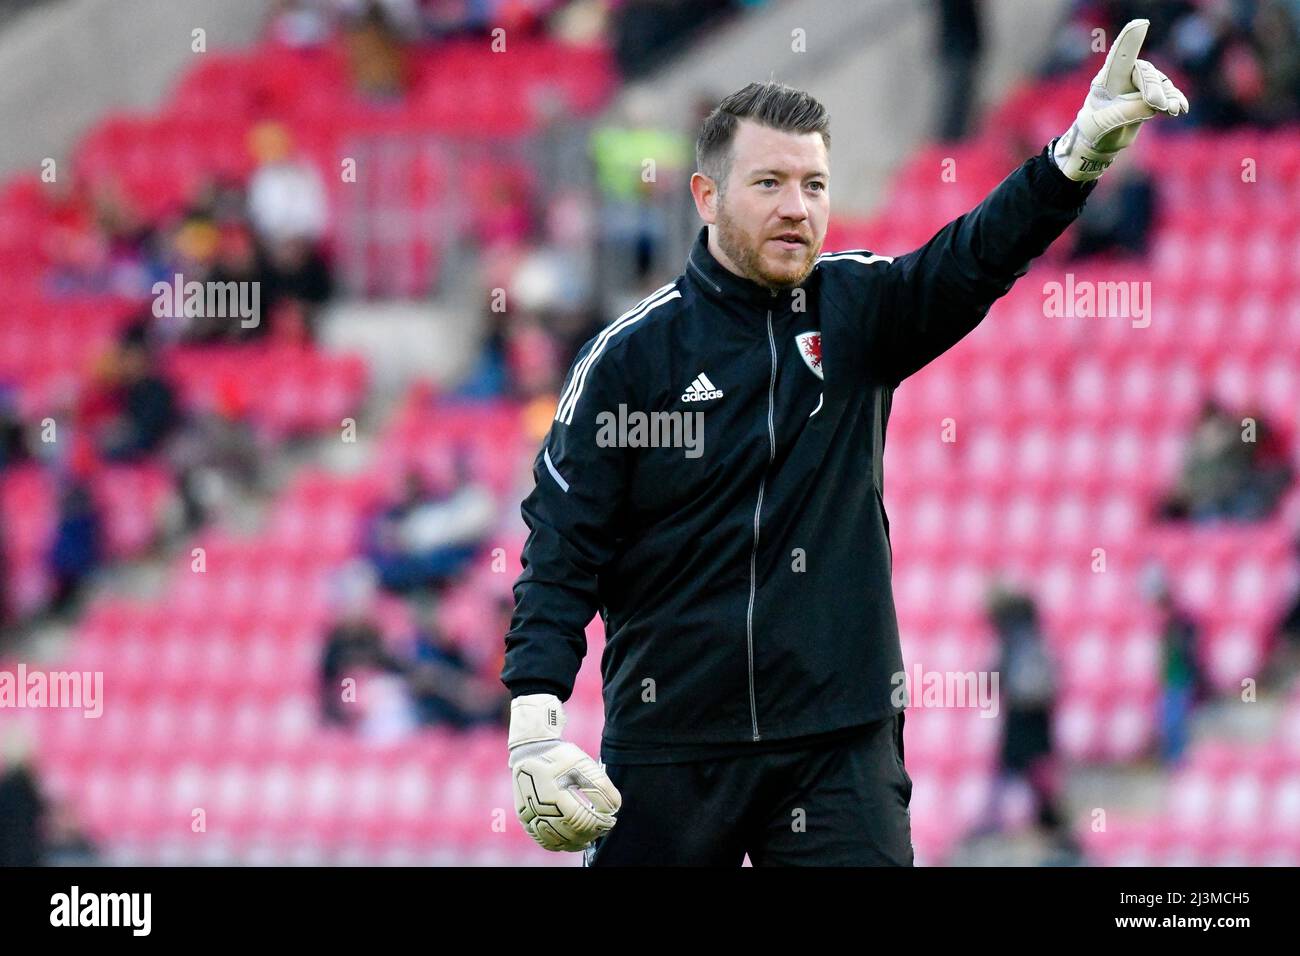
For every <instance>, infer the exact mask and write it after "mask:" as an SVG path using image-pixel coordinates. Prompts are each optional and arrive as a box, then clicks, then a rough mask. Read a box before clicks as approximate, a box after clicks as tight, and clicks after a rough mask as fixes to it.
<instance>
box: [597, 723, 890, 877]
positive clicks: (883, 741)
mask: <svg viewBox="0 0 1300 956" xmlns="http://www.w3.org/2000/svg"><path fill="white" fill-rule="evenodd" d="M903 719H904V713H903V712H900V713H898V714H896V715H894V716H891V717H886V718H884V719H883V720H880V721H877V722H875V723H872V724H867V725H864V726H863V727H862V728H861V730H862V732H861V733H860V734H857V735H855V736H853V737H850V738H848V739H844V740H837V741H835V742H834V743H831V744H826V745H823V746H820V747H813V748H806V749H790V750H783V751H773V752H769V753H758V754H751V755H746V756H739V757H728V758H724V759H720V760H707V761H695V762H690V763H672V764H610V763H607V764H606V766H605V770H606V772H607V773H608V774H609V778H610V780H612V781H613V782H614V786H616V787H618V789H619V792H620V793H621V794H622V796H623V806H622V809H620V810H619V813H618V822H617V823H616V824H615V825H614V828H613V829H612V830H610V831H609V832H608V833H606V834H605V835H604V836H602V837H601V838H599V839H598V840H596V841H595V842H594V843H593V844H592V845H591V846H589V847H588V848H587V849H586V850H585V851H584V852H583V865H584V866H638V865H648V866H740V865H741V864H742V863H743V861H744V857H745V855H746V854H748V855H749V859H750V862H751V863H752V864H753V865H754V866H911V865H912V862H913V859H912V828H911V817H910V814H909V811H908V804H909V803H910V801H911V797H912V780H911V778H910V777H909V776H908V775H907V770H906V769H905V768H904V765H903Z"/></svg>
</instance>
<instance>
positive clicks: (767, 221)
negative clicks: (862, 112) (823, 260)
mask: <svg viewBox="0 0 1300 956" xmlns="http://www.w3.org/2000/svg"><path fill="white" fill-rule="evenodd" d="M829 170H830V167H829V163H828V162H827V156H826V145H825V143H824V142H823V141H822V137H821V134H820V133H785V132H781V131H779V130H774V129H772V128H770V127H767V126H762V125H760V124H758V123H755V122H753V121H752V120H741V121H740V124H739V125H738V127H737V129H736V136H735V140H734V141H733V143H732V161H731V169H730V171H729V173H728V176H727V183H726V189H725V190H724V191H722V193H721V194H718V195H717V196H716V202H715V203H714V204H712V206H711V207H710V206H709V205H708V204H707V203H706V204H705V205H704V206H703V208H701V210H700V211H701V215H704V218H705V221H706V222H711V223H712V224H713V225H714V227H715V229H714V231H715V234H716V238H717V243H718V245H719V247H721V250H722V252H723V254H724V255H725V257H726V259H729V260H730V262H726V261H724V262H723V264H724V265H725V266H727V267H729V268H731V269H732V271H735V272H739V273H740V274H741V275H743V276H745V277H746V278H749V279H752V280H753V281H755V282H757V283H759V284H760V285H765V286H768V287H771V288H789V287H792V286H797V285H798V284H799V283H801V282H803V280H804V279H805V278H806V277H807V275H808V273H809V272H811V271H812V268H813V265H814V264H815V263H816V262H817V255H818V253H820V252H821V248H822V242H823V241H824V240H825V238H826V224H827V221H828V219H829V218H830V193H829V188H830V171H829ZM710 211H711V212H712V213H713V218H712V219H710V218H709V216H708V215H707V213H708V212H710Z"/></svg>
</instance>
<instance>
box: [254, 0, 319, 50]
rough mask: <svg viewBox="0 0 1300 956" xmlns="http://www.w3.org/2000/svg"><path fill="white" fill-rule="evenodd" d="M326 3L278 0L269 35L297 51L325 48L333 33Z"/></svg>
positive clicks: (308, 0) (270, 21) (268, 29)
mask: <svg viewBox="0 0 1300 956" xmlns="http://www.w3.org/2000/svg"><path fill="white" fill-rule="evenodd" d="M328 8H329V4H328V2H327V0H275V5H274V7H273V8H272V10H271V15H270V17H269V22H268V24H267V34H268V35H269V36H270V38H271V39H272V40H273V41H275V42H276V43H281V44H283V45H284V46H287V47H292V48H294V49H310V48H312V47H318V46H322V45H323V44H324V43H325V42H326V41H327V40H328V39H329V38H330V34H331V33H332V32H333V23H332V22H331V19H330V16H329V9H328Z"/></svg>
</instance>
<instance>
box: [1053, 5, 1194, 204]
mask: <svg viewBox="0 0 1300 956" xmlns="http://www.w3.org/2000/svg"><path fill="white" fill-rule="evenodd" d="M1150 25H1151V21H1150V20H1130V21H1129V22H1128V23H1127V24H1125V25H1124V29H1122V30H1120V31H1119V36H1117V37H1116V38H1115V42H1114V43H1113V44H1111V48H1110V52H1109V53H1107V54H1106V62H1105V63H1103V64H1102V67H1101V71H1100V72H1099V73H1098V74H1097V75H1096V76H1095V77H1093V80H1092V88H1091V89H1090V90H1089V91H1088V98H1087V99H1086V100H1084V103H1083V107H1082V108H1081V109H1080V110H1079V115H1078V116H1076V117H1075V120H1074V122H1073V123H1072V124H1070V128H1069V129H1068V130H1066V132H1065V133H1064V134H1063V135H1062V136H1061V137H1060V138H1059V139H1058V140H1057V141H1056V148H1055V149H1054V150H1053V151H1052V157H1053V158H1054V159H1055V160H1056V165H1057V166H1058V167H1060V169H1061V172H1063V173H1064V174H1065V175H1066V176H1067V177H1069V178H1070V179H1073V180H1075V181H1076V182H1088V181H1089V180H1093V179H1096V178H1097V177H1098V176H1100V175H1101V174H1102V173H1104V172H1105V171H1106V169H1107V167H1109V166H1110V164H1111V163H1112V162H1114V161H1115V157H1116V156H1117V155H1119V151H1120V150H1121V149H1123V148H1124V147H1126V146H1129V145H1131V144H1132V142H1133V140H1135V139H1137V134H1138V132H1139V130H1141V128H1142V124H1143V123H1145V122H1146V121H1147V120H1149V119H1150V118H1151V117H1153V116H1155V115H1156V114H1157V113H1168V114H1169V115H1170V116H1178V115H1179V114H1181V113H1186V112H1187V111H1188V110H1189V109H1190V106H1189V104H1188V102H1187V97H1185V96H1184V95H1183V94H1182V92H1181V91H1180V90H1179V89H1178V88H1177V87H1176V86H1174V84H1173V83H1172V82H1171V81H1170V79H1169V77H1167V76H1165V75H1164V74H1163V73H1161V72H1160V71H1159V70H1157V69H1156V68H1155V67H1154V66H1152V65H1151V64H1150V63H1149V62H1147V61H1146V60H1139V59H1138V58H1137V55H1138V51H1139V50H1141V49H1142V41H1143V40H1145V39H1146V36H1147V27H1149V26H1150Z"/></svg>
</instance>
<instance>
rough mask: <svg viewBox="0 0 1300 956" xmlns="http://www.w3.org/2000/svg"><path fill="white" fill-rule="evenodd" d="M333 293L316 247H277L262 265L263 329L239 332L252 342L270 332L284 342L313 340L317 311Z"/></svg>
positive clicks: (294, 242)
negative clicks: (253, 338) (253, 339)
mask: <svg viewBox="0 0 1300 956" xmlns="http://www.w3.org/2000/svg"><path fill="white" fill-rule="evenodd" d="M333 293H334V280H333V277H332V276H331V275H330V269H329V266H328V264H327V263H326V261H325V257H324V256H323V255H322V254H321V252H320V249H319V248H318V247H317V246H316V245H314V244H312V243H310V242H308V241H307V240H305V239H288V240H285V241H284V242H279V243H275V244H273V245H271V246H269V247H267V251H266V261H265V263H264V264H263V265H262V292H261V305H262V312H263V315H264V318H263V320H262V323H261V324H262V326H263V328H261V329H239V330H238V332H239V334H242V335H245V336H247V337H250V338H251V337H254V336H258V335H262V334H265V333H266V331H268V330H269V331H273V332H274V334H275V335H276V337H277V338H279V339H281V340H291V341H297V342H304V341H310V340H314V339H315V334H316V320H317V317H318V309H319V307H320V306H321V305H323V304H324V303H325V302H326V301H327V300H328V299H329V297H330V296H331V295H333ZM236 325H238V323H236Z"/></svg>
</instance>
